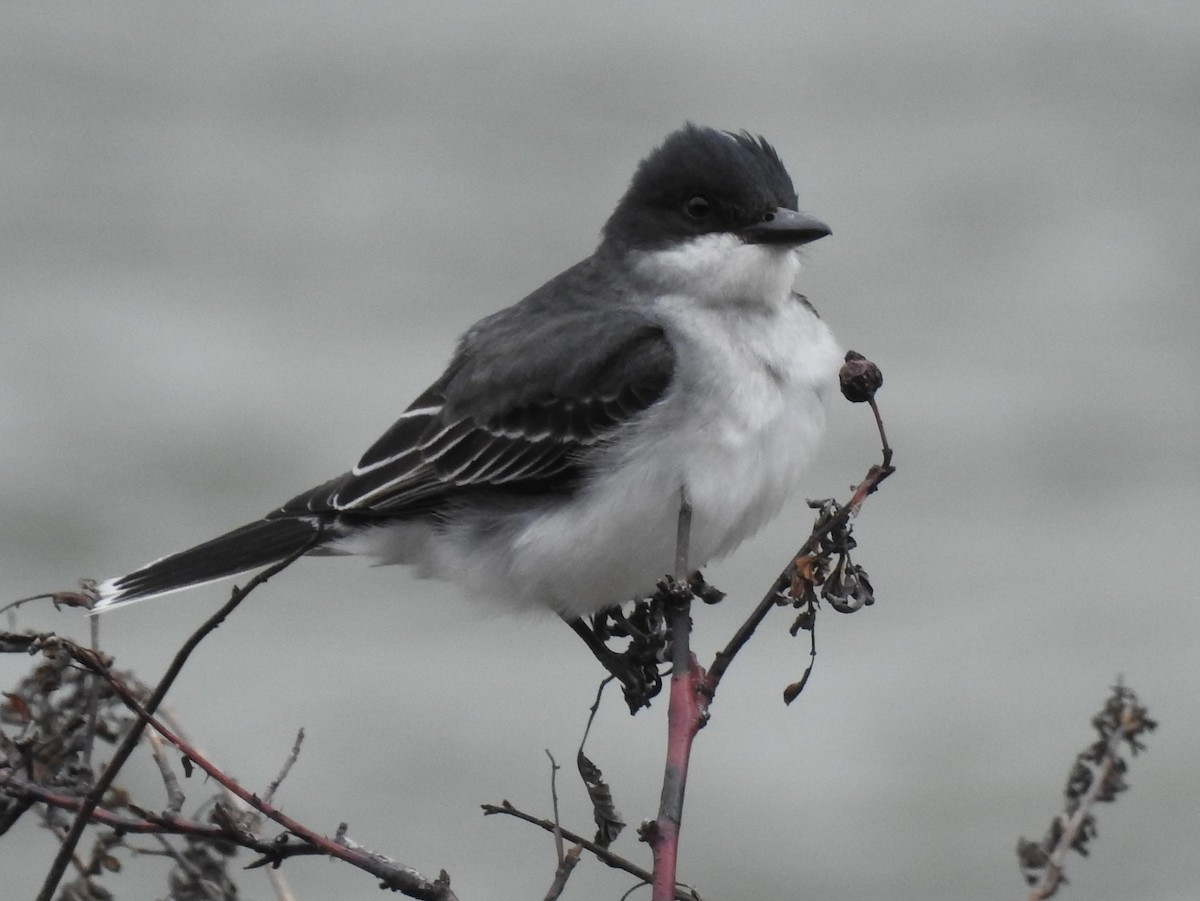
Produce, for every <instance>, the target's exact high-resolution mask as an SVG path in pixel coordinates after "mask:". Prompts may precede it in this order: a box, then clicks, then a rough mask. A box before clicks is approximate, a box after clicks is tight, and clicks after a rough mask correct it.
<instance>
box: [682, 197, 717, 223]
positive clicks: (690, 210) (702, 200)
mask: <svg viewBox="0 0 1200 901" xmlns="http://www.w3.org/2000/svg"><path fill="white" fill-rule="evenodd" d="M683 210H684V212H685V213H687V214H688V215H689V216H691V217H692V218H693V219H707V218H708V215H709V213H711V212H712V204H711V203H710V202H709V200H708V198H707V197H701V196H700V195H699V194H697V195H696V196H695V197H693V198H692V199H691V200H689V201H688V202H687V203H686V204H685V205H684V208H683Z"/></svg>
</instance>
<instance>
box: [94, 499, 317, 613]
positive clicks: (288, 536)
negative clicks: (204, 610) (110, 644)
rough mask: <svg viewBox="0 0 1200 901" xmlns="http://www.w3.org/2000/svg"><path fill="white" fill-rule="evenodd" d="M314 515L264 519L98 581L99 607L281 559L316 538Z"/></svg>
mask: <svg viewBox="0 0 1200 901" xmlns="http://www.w3.org/2000/svg"><path fill="white" fill-rule="evenodd" d="M320 531H321V526H320V525H319V524H318V523H316V522H315V521H313V520H312V519H293V518H290V517H289V518H281V519H260V520H259V521H258V522H252V523H250V524H249V525H245V526H242V527H241V528H240V529H234V530H233V531H232V532H226V533H225V534H224V535H221V536H220V537H218V538H214V539H212V540H211V541H206V542H204V544H198V545H196V546H195V547H194V548H190V549H188V550H186V551H180V552H179V553H178V554H172V555H171V556H169V557H163V558H162V559H161V560H155V561H154V562H153V563H148V564H146V565H145V566H143V567H142V568H141V569H139V570H135V571H134V572H131V573H130V574H129V575H127V576H121V577H120V578H117V579H108V580H106V581H104V582H101V583H100V584H99V585H97V586H96V594H97V595H98V596H99V600H98V601H97V603H96V605H95V607H94V608H93V609H95V610H107V609H108V608H110V607H115V606H118V605H120V604H128V603H132V602H133V601H141V600H145V599H146V598H152V597H154V596H156V595H160V594H167V593H168V592H172V591H178V590H179V589H181V588H188V587H189V586H192V585H199V584H201V583H203V582H212V581H214V580H215V579H223V578H225V577H227V576H234V575H237V574H238V573H243V572H246V571H247V570H251V569H259V568H260V567H264V566H268V565H270V564H272V563H277V562H279V561H280V560H282V559H284V558H285V557H287V556H289V555H291V554H294V553H296V552H297V551H299V550H301V549H302V548H303V547H304V546H305V545H306V544H309V543H310V542H312V540H313V538H314V536H315V535H316V534H317V533H318V532H320Z"/></svg>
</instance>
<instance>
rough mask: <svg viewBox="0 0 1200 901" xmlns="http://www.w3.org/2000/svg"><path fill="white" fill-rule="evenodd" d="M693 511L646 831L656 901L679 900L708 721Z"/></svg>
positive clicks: (684, 524)
mask: <svg viewBox="0 0 1200 901" xmlns="http://www.w3.org/2000/svg"><path fill="white" fill-rule="evenodd" d="M691 523H692V506H691V504H690V503H689V502H688V499H687V497H686V496H685V495H681V497H680V503H679V528H678V532H677V534H676V547H675V582H674V585H672V586H671V588H672V589H673V591H672V592H670V593H669V595H670V597H669V600H668V602H667V604H666V609H667V621H668V627H669V629H670V635H671V690H670V691H671V693H670V698H669V700H668V705H667V759H666V763H665V765H664V767H663V785H662V795H661V797H660V799H659V805H658V819H657V820H656V821H655V822H654V823H653V824H646V825H645V826H644V827H643V829H642V830H641V836H642V840H643V841H645V842H647V843H649V845H650V850H651V852H652V854H653V857H654V879H653V880H652V889H651V898H652V899H653V901H671V899H672V898H674V897H675V882H676V878H675V877H676V871H677V866H678V861H679V829H680V826H681V824H682V823H683V799H684V793H685V791H686V789H687V774H688V764H689V762H690V760H691V755H692V740H693V739H694V738H695V737H696V733H697V732H698V731H699V730H700V727H701V726H703V725H704V722H705V720H706V719H707V717H708V700H709V698H708V695H706V694H703V693H702V691H701V689H702V686H703V683H704V670H702V669H701V668H700V665H699V664H698V663H697V662H696V658H695V656H694V655H693V654H692V650H691V630H692V591H691V588H690V587H689V584H688V544H689V541H690V539H691Z"/></svg>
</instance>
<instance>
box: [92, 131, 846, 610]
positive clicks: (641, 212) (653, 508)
mask: <svg viewBox="0 0 1200 901" xmlns="http://www.w3.org/2000/svg"><path fill="white" fill-rule="evenodd" d="M829 234H831V231H830V228H829V227H828V226H827V225H826V224H825V223H824V222H822V221H820V220H819V219H816V218H814V217H813V216H811V215H809V214H807V213H804V212H801V211H800V207H799V203H798V199H797V195H796V191H795V188H794V186H793V183H792V179H791V177H790V176H789V175H788V173H787V170H786V168H785V167H784V164H783V162H782V161H781V159H780V156H779V154H778V153H777V152H776V150H775V149H774V148H773V147H772V146H771V144H769V143H768V142H767V141H766V140H765V139H764V138H763V137H761V136H756V135H754V134H751V133H750V132H747V131H738V132H733V131H723V130H718V129H714V128H709V127H706V126H701V125H696V124H694V123H691V122H688V123H686V124H685V125H684V126H683V127H681V128H679V129H678V130H676V131H674V132H672V133H670V134H669V135H667V137H666V138H665V139H664V140H663V141H662V142H661V144H659V145H658V146H657V147H656V148H655V149H654V150H652V152H650V153H649V154H648V155H646V156H645V158H643V159H642V160H641V162H640V163H639V164H638V165H637V167H636V170H635V173H634V175H633V178H632V180H631V181H630V183H629V186H628V188H627V190H626V191H625V192H624V194H623V195H622V197H621V199H620V201H619V202H618V203H617V205H616V208H615V210H614V211H613V213H612V215H611V216H610V217H609V218H608V219H607V221H606V222H605V223H604V225H603V228H602V230H601V235H600V241H599V244H598V246H597V247H596V249H595V251H594V252H593V253H592V254H591V255H590V256H588V257H587V258H586V259H583V260H582V261H581V262H579V263H576V264H575V265H573V266H571V267H570V268H568V269H566V270H565V271H563V272H562V273H560V274H559V275H557V276H555V277H554V278H552V279H550V280H549V281H548V282H546V283H545V284H544V285H542V286H541V287H540V288H538V289H537V290H535V291H533V292H532V293H531V294H529V295H528V296H527V297H525V298H524V299H523V300H521V301H519V302H517V303H516V304H514V305H512V306H509V307H507V308H504V309H501V310H500V311H499V312H496V313H493V314H491V315H489V316H487V317H485V318H483V319H481V320H480V321H479V322H477V323H476V324H475V325H473V326H471V327H470V328H469V329H468V330H467V331H466V332H465V333H464V334H463V335H462V337H461V338H460V339H459V340H458V343H457V346H456V347H455V349H454V351H453V353H452V355H451V357H450V360H449V363H448V365H447V366H446V368H445V371H444V372H443V373H442V375H441V376H440V377H438V378H437V379H436V381H434V382H433V384H432V385H430V386H429V388H428V389H427V390H425V391H424V392H423V393H421V394H420V396H418V397H417V398H416V400H414V401H413V402H412V403H411V404H410V405H409V406H408V408H407V409H405V410H404V411H403V412H402V413H401V414H400V416H399V419H397V420H396V421H395V423H394V424H393V425H392V426H391V427H390V428H388V429H387V430H386V431H385V432H384V433H383V435H382V436H381V437H380V438H379V439H378V440H377V441H376V442H375V443H374V444H372V445H371V446H370V447H369V448H368V449H367V450H366V452H365V453H364V454H363V455H362V457H361V458H360V459H359V460H358V463H357V464H356V465H355V466H354V467H353V468H351V469H350V470H349V471H348V472H346V473H344V474H343V475H340V476H337V477H336V478H334V479H331V480H330V481H328V482H325V483H323V484H321V485H318V486H317V487H315V488H313V489H311V490H309V491H305V492H304V493H302V494H299V495H297V496H296V497H294V498H292V499H291V500H289V501H288V502H287V503H285V504H283V505H282V506H280V507H278V508H277V509H275V510H273V511H272V512H270V513H268V514H267V515H266V516H264V517H262V518H261V519H257V520H254V521H253V522H250V523H248V524H246V525H243V526H241V527H240V528H237V529H234V530H233V531H231V532H228V533H226V534H223V535H221V536H219V537H216V538H213V539H212V540H210V541H206V542H204V543H203V544H200V545H197V546H195V547H192V548H190V549H188V550H184V551H181V552H179V553H175V554H171V555H170V556H166V557H163V558H161V559H159V560H155V561H154V562H152V563H149V564H147V565H145V566H143V567H141V568H140V569H137V570H134V571H133V572H130V573H128V574H127V575H123V576H119V577H117V578H111V579H107V580H104V581H101V582H98V583H93V586H92V592H93V609H94V610H95V611H103V610H108V609H111V608H115V607H119V606H122V605H126V604H130V603H133V602H135V601H142V600H146V599H149V598H154V597H158V596H161V595H166V594H170V593H172V592H175V591H179V590H181V589H185V588H190V587H193V586H197V585H200V584H204V583H208V582H212V581H215V580H218V579H223V578H227V577H231V576H235V575H238V574H242V573H246V572H249V571H252V570H257V569H261V568H263V567H266V566H269V565H272V564H275V563H278V562H280V561H283V560H285V559H287V558H289V557H291V556H293V555H296V554H299V553H301V552H302V551H303V552H304V553H305V554H306V555H310V556H320V555H345V554H353V555H360V556H364V557H367V558H370V559H371V560H372V561H373V562H375V563H376V564H401V565H407V566H411V567H413V568H414V569H415V572H416V575H418V576H420V577H425V578H436V579H443V580H447V581H450V582H453V583H456V584H457V585H458V586H459V587H460V588H461V589H462V590H463V591H464V592H465V593H466V594H467V595H469V596H474V597H478V598H480V599H482V600H484V601H486V602H487V603H489V604H497V605H504V606H506V607H509V608H512V609H518V610H520V609H526V610H550V611H553V612H554V613H557V614H558V615H560V616H562V617H563V618H565V619H568V620H572V619H578V618H580V617H584V616H588V615H591V614H594V613H596V612H598V611H600V610H602V609H605V608H607V607H610V606H613V605H615V604H619V603H621V602H622V601H625V600H631V599H636V598H639V597H644V596H646V595H648V594H649V593H651V592H653V591H654V589H655V585H656V583H657V582H658V581H659V580H661V579H662V578H663V576H664V574H669V573H670V572H671V571H672V569H673V566H674V561H675V553H676V534H677V523H678V517H679V510H680V504H681V501H682V502H685V503H686V504H687V505H688V506H689V507H690V510H691V528H690V534H689V542H688V559H689V561H690V562H691V563H693V564H695V565H697V566H703V565H706V564H707V563H708V562H711V561H713V560H716V559H719V558H721V557H723V556H725V555H727V554H729V553H730V552H732V551H733V550H734V549H735V548H736V547H737V546H738V545H739V544H741V543H742V542H743V541H744V540H745V539H746V538H748V537H749V536H751V535H752V534H754V533H755V532H756V531H757V530H758V529H759V528H760V527H762V526H763V525H764V524H765V523H766V522H768V521H769V520H770V519H772V518H773V517H774V516H776V515H777V514H778V513H779V511H780V510H781V508H782V506H783V504H784V502H785V500H786V499H787V497H788V496H789V495H790V494H791V493H792V492H793V491H795V490H796V488H797V487H798V485H799V483H800V480H801V476H802V474H803V472H804V471H805V469H806V467H807V466H808V465H809V463H810V462H811V460H812V458H813V456H814V454H815V453H816V451H817V448H818V446H819V444H820V442H821V440H822V437H823V434H824V431H825V405H826V400H827V397H828V396H829V395H830V394H831V391H832V386H834V385H835V384H836V379H837V371H838V368H839V365H840V363H841V361H842V352H841V350H840V348H839V345H838V343H837V341H836V339H835V338H834V336H833V334H832V332H831V330H830V329H829V327H828V326H827V325H826V323H825V322H824V320H822V319H821V318H820V317H819V316H818V315H817V313H816V311H815V309H814V308H813V306H812V305H811V304H809V302H808V300H807V299H806V298H805V297H804V296H803V295H802V294H800V293H798V292H797V291H796V282H797V277H798V275H799V272H800V255H799V248H801V247H803V246H804V245H806V244H808V243H810V242H812V241H816V240H817V239H819V238H822V237H825V236H827V235H829Z"/></svg>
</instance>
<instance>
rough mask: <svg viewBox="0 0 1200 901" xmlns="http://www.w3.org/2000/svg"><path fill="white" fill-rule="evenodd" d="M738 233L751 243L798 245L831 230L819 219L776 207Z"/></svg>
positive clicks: (813, 239) (815, 238)
mask: <svg viewBox="0 0 1200 901" xmlns="http://www.w3.org/2000/svg"><path fill="white" fill-rule="evenodd" d="M739 234H741V236H742V238H743V240H745V241H747V242H749V243H751V244H791V245H793V246H796V247H799V246H800V245H801V244H807V243H808V242H810V241H815V240H817V238H824V237H825V236H826V235H831V234H833V232H832V231H830V229H829V226H828V225H826V224H825V223H824V222H822V221H821V220H820V219H814V218H813V217H812V216H806V215H805V214H804V213H797V212H796V211H795V210H789V209H785V208H784V207H778V208H776V209H774V210H772V211H771V212H769V213H765V214H764V215H763V217H762V219H761V220H759V221H758V222H755V223H754V224H753V225H747V226H746V227H745V228H743V229H741V231H740V232H739Z"/></svg>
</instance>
